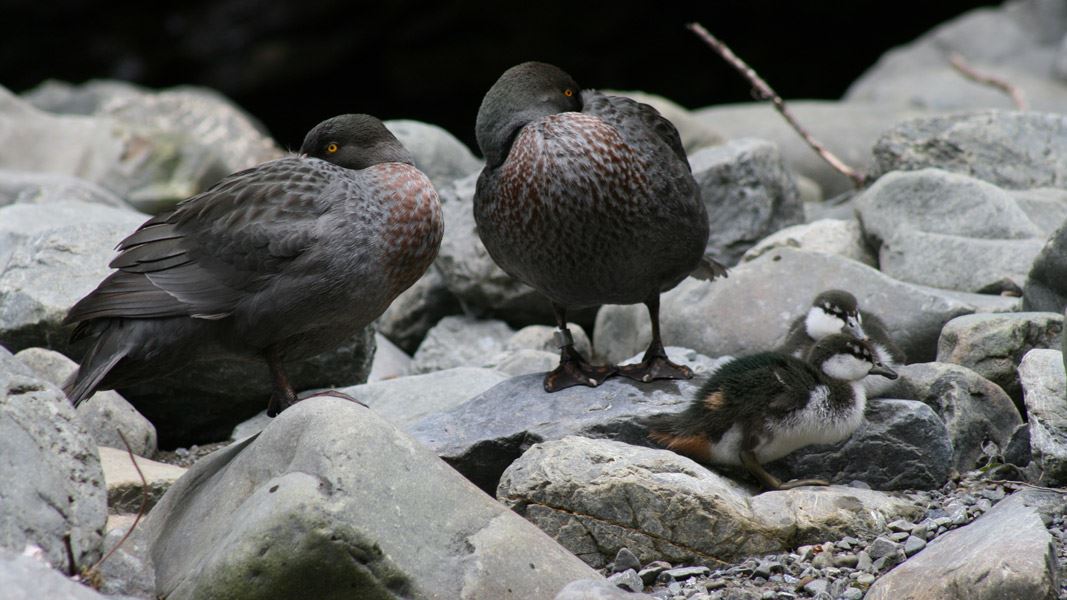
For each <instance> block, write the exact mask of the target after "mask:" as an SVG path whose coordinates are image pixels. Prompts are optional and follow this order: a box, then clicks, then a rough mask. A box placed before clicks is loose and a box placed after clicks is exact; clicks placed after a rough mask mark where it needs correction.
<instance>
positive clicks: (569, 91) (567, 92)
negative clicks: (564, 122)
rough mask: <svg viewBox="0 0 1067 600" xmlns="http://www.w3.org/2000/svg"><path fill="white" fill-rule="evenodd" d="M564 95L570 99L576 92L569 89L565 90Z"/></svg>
mask: <svg viewBox="0 0 1067 600" xmlns="http://www.w3.org/2000/svg"><path fill="white" fill-rule="evenodd" d="M563 95H564V96H566V97H568V98H570V97H571V96H573V95H574V90H572V89H570V88H567V89H565V90H563Z"/></svg>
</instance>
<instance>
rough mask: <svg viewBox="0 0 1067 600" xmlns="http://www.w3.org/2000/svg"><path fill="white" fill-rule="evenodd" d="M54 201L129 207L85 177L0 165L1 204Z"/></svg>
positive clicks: (48, 202)
mask: <svg viewBox="0 0 1067 600" xmlns="http://www.w3.org/2000/svg"><path fill="white" fill-rule="evenodd" d="M54 202H87V203H89V204H103V205H104V206H110V207H113V208H126V209H130V210H132V209H131V208H130V206H129V205H128V204H126V202H125V201H124V200H122V198H119V197H118V196H116V195H115V194H113V193H112V192H109V191H108V190H106V189H104V188H102V187H100V186H99V185H96V184H95V183H92V182H89V181H85V180H84V179H78V178H77V177H71V176H69V175H58V174H55V173H27V172H24V171H9V170H7V169H0V206H7V205H8V204H52V203H54Z"/></svg>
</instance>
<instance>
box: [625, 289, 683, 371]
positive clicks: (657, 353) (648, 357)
mask: <svg viewBox="0 0 1067 600" xmlns="http://www.w3.org/2000/svg"><path fill="white" fill-rule="evenodd" d="M645 306H647V307H648V317H649V319H651V320H652V343H651V344H649V345H648V350H646V351H645V355H644V357H642V358H641V362H639V363H637V364H633V365H625V366H622V367H619V374H620V375H624V376H626V377H629V378H630V379H636V380H637V381H645V382H648V381H652V380H653V379H692V377H693V371H692V369H690V368H689V367H686V366H683V365H677V364H674V363H673V362H671V361H670V359H668V358H667V352H666V351H665V350H664V349H663V342H662V341H661V340H660V337H659V292H658V291H654V292H652V296H650V297H649V299H648V300H646V301H645Z"/></svg>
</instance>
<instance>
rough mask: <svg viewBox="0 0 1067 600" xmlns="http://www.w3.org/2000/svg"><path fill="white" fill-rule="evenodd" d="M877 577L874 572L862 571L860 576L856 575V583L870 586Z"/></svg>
mask: <svg viewBox="0 0 1067 600" xmlns="http://www.w3.org/2000/svg"><path fill="white" fill-rule="evenodd" d="M875 579H877V578H876V577H875V576H874V573H860V574H859V577H856V583H858V584H860V585H864V586H869V585H871V584H872V583H874V580H875Z"/></svg>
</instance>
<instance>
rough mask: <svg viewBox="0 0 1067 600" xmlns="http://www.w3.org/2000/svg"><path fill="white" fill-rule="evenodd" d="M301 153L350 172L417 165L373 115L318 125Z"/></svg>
mask: <svg viewBox="0 0 1067 600" xmlns="http://www.w3.org/2000/svg"><path fill="white" fill-rule="evenodd" d="M300 153H301V154H306V155H308V156H311V157H314V158H320V159H322V160H325V161H327V162H331V163H333V164H335V165H338V166H341V167H345V168H346V169H357V170H358V169H366V168H367V167H369V166H372V165H377V164H381V163H387V162H398V163H406V164H409V165H412V166H414V165H415V161H414V160H413V159H412V158H411V153H410V152H408V151H407V148H404V145H403V144H401V143H400V140H398V139H396V136H395V135H393V133H392V132H391V131H389V130H388V129H386V128H385V124H383V123H382V122H381V121H379V120H378V119H376V118H375V117H372V116H370V115H360V114H352V115H340V116H337V117H333V118H332V119H326V120H325V121H323V122H322V123H319V124H318V125H316V126H315V127H314V128H313V129H312V130H311V131H309V132H308V134H307V135H306V136H305V137H304V143H303V145H301V146H300Z"/></svg>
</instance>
